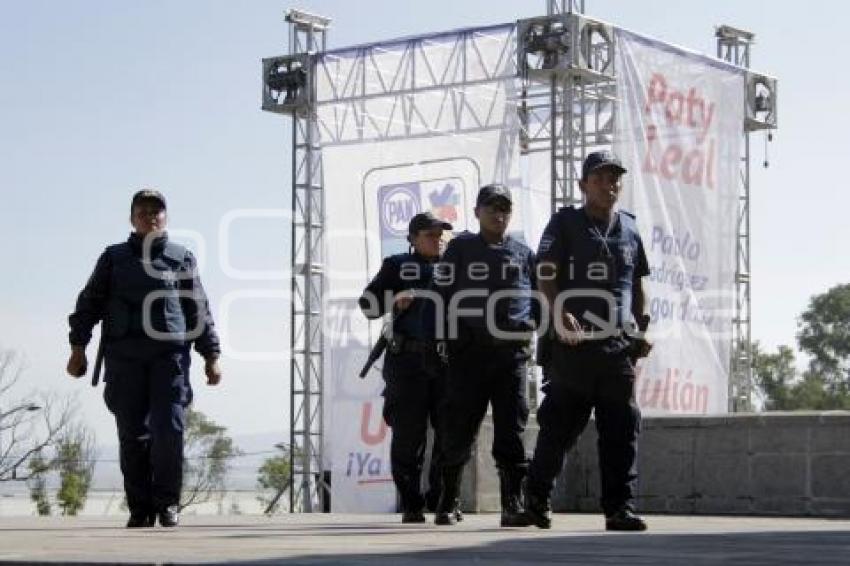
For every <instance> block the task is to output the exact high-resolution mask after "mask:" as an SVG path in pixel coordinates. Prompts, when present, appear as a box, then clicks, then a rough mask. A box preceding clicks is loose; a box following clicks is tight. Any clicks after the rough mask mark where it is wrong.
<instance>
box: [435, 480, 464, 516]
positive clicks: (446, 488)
mask: <svg viewBox="0 0 850 566" xmlns="http://www.w3.org/2000/svg"><path fill="white" fill-rule="evenodd" d="M462 471H463V466H448V467H444V468H443V492H442V493H441V494H440V501H439V503H437V512H436V514H435V515H434V523H435V524H437V525H454V524H457V522H458V514H459V511H458V509H459V507H460V476H461V472H462Z"/></svg>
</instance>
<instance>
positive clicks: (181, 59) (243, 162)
mask: <svg viewBox="0 0 850 566" xmlns="http://www.w3.org/2000/svg"><path fill="white" fill-rule="evenodd" d="M784 4H785V3H780V2H766V1H750V2H741V1H739V0H738V1H736V0H713V1H711V2H708V1H701V2H681V1H675V0H644V1H641V2H627V1H619V2H616V1H613V0H607V1H606V0H588V1H587V8H588V13H589V15H592V16H596V17H599V18H601V19H604V20H607V21H610V22H612V23H615V24H618V25H620V26H622V27H625V28H628V29H631V30H634V31H639V32H641V33H644V34H646V35H650V36H653V37H657V38H659V39H662V40H664V41H667V42H669V43H674V44H678V45H682V46H685V47H688V48H691V49H695V50H698V51H703V52H707V53H711V54H713V53H714V51H715V47H714V45H715V43H714V37H713V31H714V26H715V25H717V24H730V25H733V26H736V27H740V28H744V29H748V30H751V31H753V32H755V33H756V34H757V44H756V45H755V47H754V49H753V56H752V62H753V67H754V68H756V69H759V70H761V71H763V72H765V73H768V74H771V75H774V76H776V77H778V78H779V81H780V91H779V92H780V95H779V121H780V129H779V131H778V132H777V133H776V135H775V141H774V142H773V143H772V144H771V146H770V150H769V151H770V162H771V165H770V168H768V169H763V168H762V167H760V165H759V164H760V162H761V161H762V160H763V157H764V141H763V137H762V136H761V135H756V136H754V137H753V146H752V147H753V155H754V168H753V199H752V214H753V216H752V230H753V297H754V301H753V309H754V310H753V315H754V324H753V335H754V337H755V338H756V339H759V340H761V341H762V342H763V343H765V344H766V345H768V346H775V345H778V344H790V343H792V342H793V340H794V333H795V329H796V317H797V316H798V315H799V313H800V312H801V311H802V310H803V309H804V308H805V306H806V304H807V302H808V299H809V297H810V296H811V295H813V294H815V293H819V292H823V291H825V290H826V289H828V288H829V287H831V286H833V285H836V284H838V283H842V282H845V283H846V282H847V281H848V278H850V275H848V267H850V260H848V259H847V254H846V253H845V252H843V250H842V247H843V245H844V244H845V242H847V241H850V222H847V220H846V215H847V211H848V209H850V206H848V205H850V197H848V190H847V189H846V188H845V187H843V186H842V184H843V180H841V179H840V180H838V181H836V180H835V177H838V176H840V173H839V167H838V165H839V164H840V163H842V162H843V161H844V160H846V159H847V155H848V151H847V149H848V144H847V141H846V132H847V131H848V125H850V124H848V121H850V115H848V113H847V112H844V111H843V109H844V104H845V102H846V96H847V93H848V91H850V89H848V86H850V85H848V81H850V79H848V78H847V74H846V73H842V72H841V71H840V67H839V66H838V65H836V63H835V61H836V60H837V59H836V58H837V57H838V56H839V55H840V54H844V53H847V51H848V47H850V45H848V43H849V42H848V40H847V34H846V30H845V29H844V26H843V22H845V21H846V16H847V15H848V14H847V12H848V8H846V7H845V5H844V4H843V3H833V2H817V1H814V2H810V3H808V4H807V7H808V11H807V12H806V14H801V13H800V12H799V11H798V10H794V9H791V8H792V7H796V6H799V5H798V4H794V5H790V3H789V5H787V6H785V5H784ZM296 6H297V7H300V8H303V9H305V10H308V11H312V12H316V13H319V14H322V15H326V16H328V17H331V18H332V19H333V27H332V28H331V30H330V33H329V46H330V47H332V48H333V47H343V46H346V45H352V44H359V43H365V42H370V41H377V40H381V39H389V38H392V37H398V36H406V35H415V34H419V33H426V32H433V31H439V30H445V29H453V28H459V27H468V26H476V25H484V24H491V23H502V22H510V21H514V20H516V19H519V18H523V17H530V16H535V15H540V14H542V13H544V12H545V2H544V1H543V0H540V1H536V0H535V1H530V2H529V1H526V2H520V1H518V0H513V1H507V0H505V1H501V0H486V1H485V0H466V1H464V2H457V1H454V2H452V1H449V0H431V1H429V2H421V3H416V2H414V3H405V2H388V1H362V2H350V1H348V2H344V1H341V0H328V1H318V0H317V1H303V2H300V3H298V4H297V5H294V4H292V5H290V4H287V3H282V2H277V1H275V2H272V1H265V0H263V1H260V0H255V1H252V2H235V1H233V2H224V1H199V0H197V1H188V0H184V1H181V2H165V1H159V0H154V1H146V2H130V1H105V0H98V1H87V2H83V1H65V2H47V1H43V0H35V1H26V2H25V1H23V0H18V1H2V2H0V8H2V17H0V77H2V82H0V191H2V195H3V200H4V203H5V205H6V206H5V211H4V212H5V214H4V222H3V223H2V227H0V236H2V241H3V242H4V245H3V246H2V248H0V262H2V263H0V265H3V274H4V277H2V283H0V284H2V291H3V293H2V297H3V298H2V299H1V300H2V309H0V313H2V315H0V316H2V321H3V324H2V326H0V347H3V348H14V349H16V350H18V351H20V352H22V353H23V354H24V355H25V356H26V358H27V360H28V362H27V363H28V370H27V371H26V373H25V379H26V384H25V385H27V386H32V387H38V388H42V389H45V390H50V391H54V392H59V393H61V394H77V395H78V396H79V399H80V402H81V405H82V407H83V410H84V414H85V415H86V418H87V420H88V421H89V422H90V423H92V424H93V425H95V426H96V427H97V428H98V429H99V430H100V431H101V433H100V434H101V437H102V439H103V440H104V441H106V442H111V441H112V434H113V433H112V430H111V424H110V422H111V418H110V417H109V415H108V413H107V412H106V409H105V408H104V407H103V405H102V403H101V401H100V399H99V397H100V391H98V392H95V391H92V390H91V389H90V388H89V387H88V386H87V385H86V382H85V380H84V381H79V382H74V381H73V380H71V379H70V378H68V377H67V376H66V375H65V374H64V369H63V368H64V364H65V359H66V356H67V339H66V336H67V323H66V316H67V314H68V312H70V310H71V308H72V306H73V302H74V299H75V297H76V294H77V292H78V291H79V289H80V287H81V286H82V284H83V283H84V282H85V279H86V277H87V276H88V274H89V273H90V271H91V269H92V267H93V265H94V261H95V259H96V257H97V255H98V254H99V253H100V251H101V250H102V249H103V248H104V247H105V246H106V245H107V244H109V243H113V242H116V241H120V240H122V239H124V238H125V237H126V235H127V233H128V231H129V225H128V223H127V216H128V206H129V197H130V195H131V194H132V192H133V191H134V190H136V189H137V188H139V187H142V186H153V187H157V188H160V189H161V190H162V191H163V192H164V193H165V194H166V196H167V197H168V198H169V205H170V206H169V207H170V211H171V213H170V214H171V220H170V221H171V227H172V228H175V229H177V228H180V229H185V230H191V231H194V232H196V233H198V234H200V235H201V236H202V237H203V240H204V242H205V247H206V250H207V256H208V257H209V260H210V261H208V262H207V264H208V265H207V266H206V267H205V270H204V272H203V275H204V279H205V284H206V286H207V289H208V292H209V294H210V296H211V299H212V301H213V303H214V304H216V303H218V302H219V301H218V299H220V298H221V297H222V296H224V295H225V294H227V293H228V292H232V291H234V290H239V289H246V288H247V290H249V291H251V292H253V293H255V294H264V293H268V294H273V293H274V292H275V291H276V290H278V289H281V288H283V289H287V288H288V282H279V281H277V282H276V281H267V282H252V283H250V284H249V285H247V287H246V284H245V283H244V282H242V281H237V280H234V279H233V278H231V277H228V276H227V275H226V274H225V273H224V271H223V270H222V269H221V267H220V266H219V265H218V262H217V261H215V258H216V256H217V254H218V253H219V251H220V247H221V246H220V237H219V234H218V226H219V221H220V220H221V219H222V217H224V215H226V214H227V213H228V212H230V211H232V210H234V209H240V208H261V209H288V207H289V202H290V201H289V199H290V194H289V182H290V173H289V170H290V163H289V161H290V147H289V140H290V135H291V134H290V129H289V123H288V121H287V120H285V119H283V118H281V117H279V116H276V115H272V114H268V113H263V112H261V111H260V109H259V106H260V100H259V94H260V59H261V58H262V57H266V56H270V55H277V54H283V53H285V51H286V40H287V35H286V26H285V24H284V22H283V13H284V10H285V9H286V8H288V7H296ZM818 13H828V14H829V17H828V18H820V17H818V16H817V14H818ZM806 19H810V20H811V21H812V22H815V23H810V24H806V23H804V20H806ZM288 235H289V230H288V227H287V226H286V225H285V224H284V223H283V222H281V221H280V220H275V219H268V220H263V221H255V222H252V223H247V222H243V223H236V224H234V226H233V237H232V239H231V241H230V251H231V254H230V255H231V258H232V261H233V264H234V266H236V267H241V268H244V269H260V268H264V269H273V268H281V269H282V268H285V267H286V265H285V263H286V257H287V255H288V245H289V244H288ZM231 312H232V313H233V316H232V319H231V320H230V322H229V324H228V327H229V328H230V329H231V330H230V332H229V339H230V341H231V343H232V344H234V345H235V347H237V348H241V349H245V350H248V349H255V348H256V349H258V350H259V349H269V350H279V351H281V352H283V351H284V350H285V348H286V347H287V345H288V341H289V337H288V333H287V332H286V323H287V321H288V312H287V310H286V308H285V307H284V305H283V304H282V303H281V302H280V301H279V300H277V299H274V298H267V299H246V300H244V301H243V302H240V303H239V304H238V305H237V304H236V303H234V309H233V310H232V311H231ZM255 341H257V342H258V343H256V342H255ZM89 354H90V357H91V358H93V357H94V347H93V346H92V347H91V348H90V351H89ZM223 365H224V369H225V377H224V383H223V385H222V386H221V387H220V388H219V389H217V390H216V389H207V388H206V387H205V386H204V385H202V379H201V377H200V371H199V370H200V367H199V366H198V365H196V366H195V368H196V372H195V376H196V377H195V389H196V399H197V400H198V401H197V404H198V406H199V407H200V408H201V409H202V410H204V411H205V412H207V413H209V414H210V415H211V416H212V417H213V418H215V419H217V420H218V421H219V422H221V423H222V424H224V425H225V426H228V427H229V428H230V429H231V430H232V431H233V432H236V433H252V432H264V431H270V430H283V429H284V428H286V426H287V424H288V416H287V414H286V408H287V407H288V382H289V379H288V369H289V364H288V362H286V361H285V360H284V359H282V358H281V359H279V360H265V361H253V362H237V361H229V360H227V359H226V358H225V359H224V364H223ZM260 401H261V405H258V403H260ZM258 407H259V408H260V409H261V410H258Z"/></svg>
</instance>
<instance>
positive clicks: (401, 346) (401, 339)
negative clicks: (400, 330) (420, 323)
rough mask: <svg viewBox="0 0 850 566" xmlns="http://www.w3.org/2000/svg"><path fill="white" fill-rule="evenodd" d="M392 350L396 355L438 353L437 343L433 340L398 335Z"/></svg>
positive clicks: (394, 338)
mask: <svg viewBox="0 0 850 566" xmlns="http://www.w3.org/2000/svg"><path fill="white" fill-rule="evenodd" d="M392 350H393V351H394V352H395V353H399V352H405V353H413V354H433V353H436V352H437V343H436V342H435V341H433V340H420V339H417V338H408V337H407V336H404V335H402V334H396V335H395V336H394V337H393V344H392Z"/></svg>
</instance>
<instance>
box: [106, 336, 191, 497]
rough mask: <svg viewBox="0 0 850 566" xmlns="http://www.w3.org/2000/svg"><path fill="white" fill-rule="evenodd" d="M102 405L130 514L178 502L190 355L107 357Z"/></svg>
mask: <svg viewBox="0 0 850 566" xmlns="http://www.w3.org/2000/svg"><path fill="white" fill-rule="evenodd" d="M105 361H106V377H105V380H106V388H105V391H104V399H105V401H106V406H107V407H108V408H109V410H110V412H112V414H114V415H115V422H116V424H117V425H118V441H119V446H120V462H121V472H122V474H123V475H124V492H125V493H126V495H127V505H128V507H129V508H130V512H131V513H150V512H157V511H161V510H164V509H165V508H167V507H169V506H171V505H177V504H178V503H179V501H180V488H181V486H182V481H183V431H184V428H185V424H186V417H185V413H186V407H188V406H189V404H190V403H191V401H192V387H191V385H190V384H189V362H190V357H189V349H188V348H181V349H177V350H174V349H171V350H167V351H164V352H159V353H158V354H156V355H154V356H151V357H147V358H135V357H130V356H122V355H120V354H116V353H108V354H107V356H106V358H105Z"/></svg>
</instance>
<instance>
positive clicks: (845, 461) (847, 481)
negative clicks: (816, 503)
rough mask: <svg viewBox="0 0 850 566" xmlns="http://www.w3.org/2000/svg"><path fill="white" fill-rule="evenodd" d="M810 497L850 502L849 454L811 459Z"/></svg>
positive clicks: (827, 455)
mask: <svg viewBox="0 0 850 566" xmlns="http://www.w3.org/2000/svg"><path fill="white" fill-rule="evenodd" d="M811 466H812V497H829V498H834V499H847V500H850V454H824V455H815V456H812V457H811Z"/></svg>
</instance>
